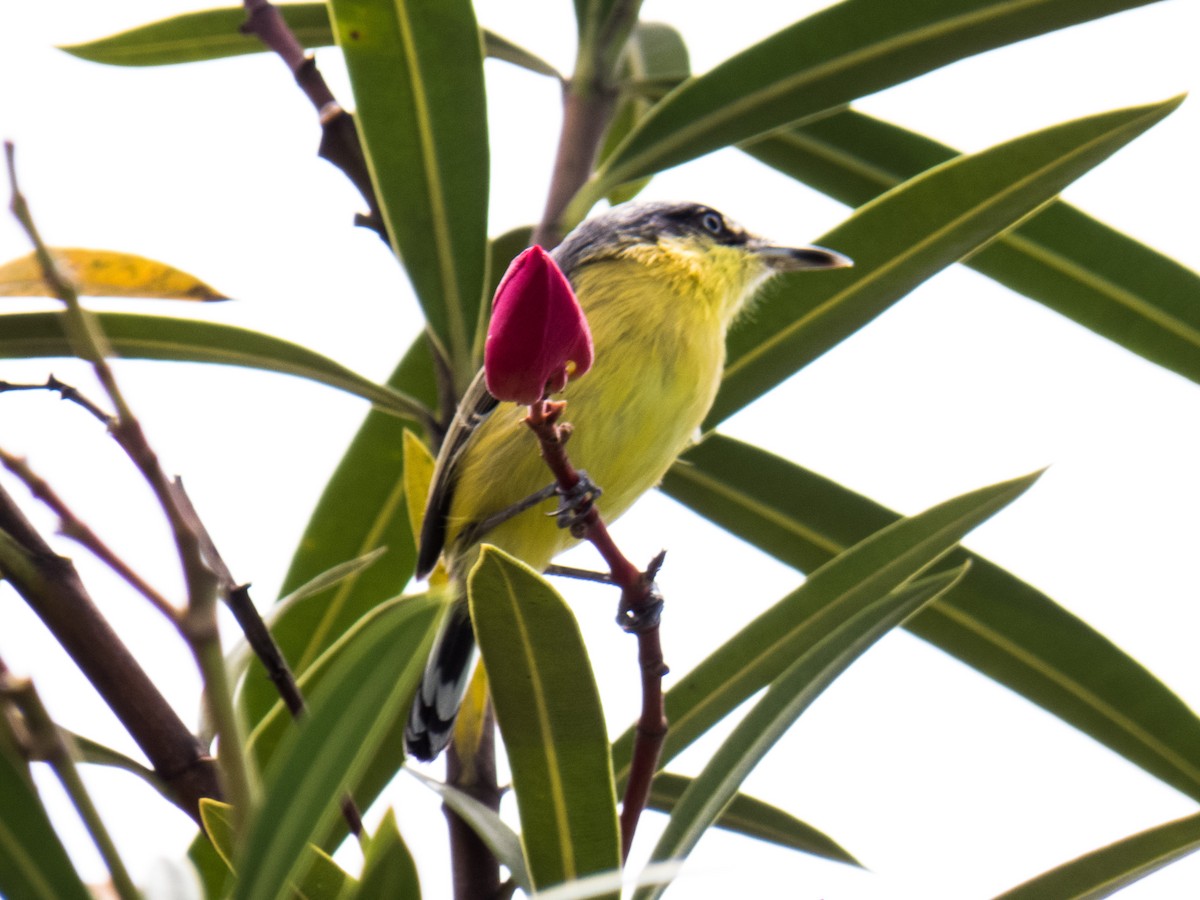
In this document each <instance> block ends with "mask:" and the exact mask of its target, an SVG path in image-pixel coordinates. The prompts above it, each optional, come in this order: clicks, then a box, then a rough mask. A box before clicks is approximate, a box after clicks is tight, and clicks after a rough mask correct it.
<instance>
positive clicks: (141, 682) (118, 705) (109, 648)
mask: <svg viewBox="0 0 1200 900" xmlns="http://www.w3.org/2000/svg"><path fill="white" fill-rule="evenodd" d="M0 534H3V535H6V536H7V537H8V538H10V542H8V543H7V544H6V550H5V552H4V554H3V555H2V556H0V569H2V570H3V574H4V577H5V578H6V579H7V580H8V581H9V583H10V584H12V586H13V588H14V589H15V590H16V591H17V593H18V594H20V595H21V597H22V598H24V600H25V602H26V603H28V604H29V607H30V608H31V609H32V610H33V611H34V612H35V613H36V614H37V615H38V617H39V618H40V619H41V620H42V622H43V623H44V624H45V625H46V627H47V628H48V629H49V630H50V633H51V634H53V635H54V637H55V638H56V639H57V640H58V642H59V644H61V645H62V647H63V649H64V650H65V651H66V652H67V654H68V655H69V656H70V657H71V659H73V660H74V661H75V664H76V665H78V666H79V668H80V669H81V670H82V671H83V674H84V675H85V676H87V679H88V680H89V681H90V682H91V683H92V686H93V687H95V688H96V691H97V692H98V693H99V694H100V696H101V697H102V698H103V699H104V702H105V703H107V704H108V706H109V708H110V709H111V710H112V711H113V713H114V714H115V715H116V717H117V719H119V720H120V722H121V724H122V725H123V726H124V727H125V730H126V731H128V732H129V734H130V736H131V737H132V738H133V739H134V741H135V742H136V743H137V745H138V746H139V747H140V748H141V750H142V752H143V753H145V754H146V757H147V758H148V759H149V760H150V764H151V765H152V766H153V767H154V771H155V773H156V774H157V775H158V777H159V778H161V779H162V780H163V782H164V783H165V784H166V785H167V786H168V787H169V789H170V790H171V793H172V795H173V796H174V798H175V801H176V803H177V804H178V805H179V806H180V808H181V809H183V810H184V811H185V812H186V813H187V814H188V815H190V816H191V817H192V818H193V819H195V820H196V822H197V823H199V821H200V799H201V798H202V797H212V798H215V799H220V798H221V789H220V786H219V784H218V781H217V771H216V766H215V764H214V761H213V759H212V757H210V756H209V755H208V754H207V752H206V751H205V749H204V747H203V745H202V744H201V743H200V741H199V740H198V739H197V738H196V737H195V735H193V734H192V733H191V732H190V731H188V729H187V726H186V725H184V724H183V721H182V720H181V719H180V718H179V716H178V715H177V714H176V713H175V710H174V709H172V708H171V705H170V704H169V703H167V701H166V699H165V698H164V697H163V695H162V694H161V693H160V692H159V690H158V688H157V687H155V685H154V682H153V681H151V680H150V677H149V676H148V675H147V674H146V672H145V670H144V669H142V667H141V666H140V665H139V664H138V662H137V660H136V659H135V658H134V657H133V654H131V653H130V652H129V649H128V648H127V647H126V646H125V644H124V643H123V642H122V641H121V639H120V637H118V636H117V633H116V632H115V631H113V630H112V627H111V626H110V625H109V624H108V621H107V620H106V619H105V618H104V616H103V614H102V613H101V612H100V610H99V609H97V607H96V605H95V603H93V602H92V598H91V597H90V596H89V595H88V592H87V589H86V588H85V587H84V586H83V582H82V581H81V580H80V578H79V575H78V573H77V572H76V571H75V567H74V565H72V563H71V561H70V560H69V559H66V558H64V557H61V556H58V555H57V554H56V553H54V551H53V550H52V549H51V548H50V546H49V545H48V544H47V543H46V542H45V541H44V540H43V539H42V537H41V535H39V534H38V533H37V531H36V530H35V529H34V527H33V526H32V525H31V524H30V523H29V520H28V519H26V518H25V516H24V514H23V513H22V512H21V510H20V509H19V508H18V507H17V505H16V504H15V503H14V502H13V500H12V498H11V497H10V496H9V495H8V493H7V492H5V491H4V490H3V488H0Z"/></svg>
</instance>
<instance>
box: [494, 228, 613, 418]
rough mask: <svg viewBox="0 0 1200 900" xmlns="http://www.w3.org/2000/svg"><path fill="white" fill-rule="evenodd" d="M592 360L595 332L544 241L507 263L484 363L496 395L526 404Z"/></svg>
mask: <svg viewBox="0 0 1200 900" xmlns="http://www.w3.org/2000/svg"><path fill="white" fill-rule="evenodd" d="M591 366H592V333H591V331H589V330H588V324H587V319H586V318H585V317H584V315H583V310H582V309H580V307H579V301H578V300H576V299H575V292H574V291H573V290H571V284H570V282H568V281H567V276H565V275H564V274H563V272H562V269H560V268H559V267H558V264H557V263H555V262H554V260H553V259H551V258H550V256H549V255H548V254H547V253H546V251H545V250H543V249H542V248H541V247H530V248H529V249H528V250H526V251H524V252H523V253H521V255H520V256H518V257H517V258H516V259H514V260H513V261H512V263H511V264H510V265H509V267H508V271H507V272H505V273H504V278H502V279H501V280H500V286H499V287H498V288H496V297H495V299H494V300H493V301H492V321H491V323H490V324H489V325H488V335H487V343H486V344H485V345H484V348H483V369H484V373H485V377H486V379H487V388H488V390H489V391H490V392H491V394H492V396H493V397H496V398H497V399H500V400H513V401H516V402H517V403H524V404H526V405H529V404H532V403H537V402H538V401H539V400H541V399H542V398H543V397H544V396H546V395H547V394H553V393H557V392H558V391H561V390H562V389H563V388H564V387H565V386H566V384H567V381H568V380H569V379H572V378H578V377H579V376H580V375H582V374H583V373H584V372H586V371H587V370H588V369H590V368H591Z"/></svg>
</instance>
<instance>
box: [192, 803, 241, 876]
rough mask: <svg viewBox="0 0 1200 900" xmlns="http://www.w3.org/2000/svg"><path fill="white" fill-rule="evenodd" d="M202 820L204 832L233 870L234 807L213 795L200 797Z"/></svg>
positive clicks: (234, 845)
mask: <svg viewBox="0 0 1200 900" xmlns="http://www.w3.org/2000/svg"><path fill="white" fill-rule="evenodd" d="M200 822H201V824H202V825H203V826H204V833H205V834H206V835H208V840H209V842H210V843H211V844H212V847H213V849H214V850H216V851H217V855H218V856H220V857H221V861H222V862H224V863H225V865H226V866H228V867H229V871H231V872H232V871H233V855H234V852H235V850H236V836H235V834H234V824H233V807H232V806H230V805H229V804H228V803H223V802H221V801H220V800H214V799H212V798H211V797H201V798H200Z"/></svg>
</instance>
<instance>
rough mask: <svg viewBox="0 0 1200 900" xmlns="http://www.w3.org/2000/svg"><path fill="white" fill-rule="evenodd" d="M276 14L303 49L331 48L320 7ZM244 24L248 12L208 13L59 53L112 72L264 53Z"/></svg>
mask: <svg viewBox="0 0 1200 900" xmlns="http://www.w3.org/2000/svg"><path fill="white" fill-rule="evenodd" d="M276 8H277V9H278V10H279V11H280V12H281V13H283V18H284V21H286V22H287V23H288V26H289V27H290V28H291V30H292V32H293V33H294V34H295V35H296V39H297V40H298V41H299V42H300V43H301V44H302V45H303V46H305V47H322V46H325V45H327V44H332V43H333V33H332V31H331V30H330V28H329V14H328V13H327V12H326V10H325V4H324V3H281V4H277V6H276ZM245 21H246V10H245V9H244V8H243V7H240V6H231V7H228V8H225V9H208V10H204V11H203V12H193V13H184V14H183V15H179V16H172V17H171V18H169V19H163V20H162V21H159V22H151V23H150V24H148V25H141V26H138V27H137V28H131V29H129V30H128V31H122V32H121V33H120V34H114V35H110V36H109V37H104V38H100V39H99V40H95V41H88V42H86V43H83V44H71V45H68V46H65V47H60V48H59V49H60V50H64V51H66V52H67V53H70V54H71V55H72V56H78V57H79V58H80V59H87V60H91V61H92V62H98V63H107V64H108V65H110V66H165V65H172V64H174V63H186V62H199V61H201V60H206V59H221V58H223V57H227V56H240V55H242V54H245V53H262V52H264V51H265V50H266V48H265V47H264V46H263V44H262V41H260V40H259V39H258V38H257V37H254V36H253V35H247V34H242V32H241V31H240V30H239V29H240V28H241V25H242V23H243V22H245Z"/></svg>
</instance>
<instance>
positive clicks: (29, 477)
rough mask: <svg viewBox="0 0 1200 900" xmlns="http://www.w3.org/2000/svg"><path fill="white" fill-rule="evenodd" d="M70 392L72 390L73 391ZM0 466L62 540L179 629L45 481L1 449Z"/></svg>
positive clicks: (172, 612) (166, 607) (173, 613)
mask: <svg viewBox="0 0 1200 900" xmlns="http://www.w3.org/2000/svg"><path fill="white" fill-rule="evenodd" d="M51 377H53V376H51ZM64 387H65V385H64ZM71 390H74V389H73V388H72V389H71ZM63 396H64V399H66V395H65V394H64V395H63ZM84 408H85V409H86V408H87V407H86V406H85V407H84ZM0 464H3V466H4V468H6V469H8V471H10V472H12V473H13V474H14V475H16V476H17V477H18V478H19V479H21V481H22V482H24V483H25V487H27V488H28V489H29V492H30V493H31V494H33V496H34V497H36V498H37V499H38V500H41V501H42V502H43V503H45V504H46V506H48V507H50V509H51V510H52V511H53V512H54V514H55V515H57V516H58V528H59V531H60V532H62V534H63V535H64V536H66V537H68V538H70V539H71V540H73V541H75V542H76V543H78V544H80V545H81V546H83V547H85V548H87V550H88V551H89V552H91V554H92V555H93V556H95V557H96V558H97V559H99V560H100V561H101V562H103V563H104V564H105V565H106V566H108V567H109V568H110V569H112V570H113V571H114V572H116V573H117V575H119V576H120V577H121V579H122V580H124V581H125V583H126V584H128V585H129V586H130V587H132V588H133V589H134V590H135V591H137V592H138V593H139V594H141V595H142V596H143V597H144V598H145V599H146V600H148V601H149V602H150V604H151V605H152V606H153V607H154V608H155V609H157V610H158V611H159V612H161V613H162V614H163V615H164V616H166V617H167V619H169V620H170V621H171V622H172V623H174V624H175V625H176V626H178V625H179V617H180V611H179V610H178V609H176V608H175V606H174V605H173V604H172V603H171V601H169V600H168V599H167V598H166V597H164V596H163V595H162V594H160V593H159V592H158V591H157V590H155V589H154V587H152V586H151V585H150V583H149V582H147V581H146V580H145V579H144V578H142V577H141V575H139V574H138V573H137V572H136V571H134V569H133V567H132V566H130V565H129V564H128V563H126V562H125V561H124V560H123V559H121V557H119V556H117V554H116V553H115V552H114V551H113V550H112V548H110V547H109V546H108V545H107V544H106V543H104V541H102V540H101V539H100V536H99V535H97V534H96V533H95V532H94V531H92V529H91V528H90V527H88V524H87V523H86V522H84V521H83V520H82V519H80V518H79V516H77V515H76V514H75V513H74V511H73V510H72V509H71V508H70V507H69V506H67V504H66V501H64V500H63V499H62V498H61V497H60V496H58V493H57V492H56V491H55V490H54V488H52V487H51V486H50V485H49V484H48V483H47V482H46V480H45V479H44V478H42V477H41V476H40V475H38V474H37V473H36V472H34V471H33V469H32V468H31V467H30V466H29V463H28V462H26V461H25V460H24V459H22V458H21V457H19V456H14V455H13V454H11V453H9V452H8V451H7V450H5V449H4V448H3V447H0Z"/></svg>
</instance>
